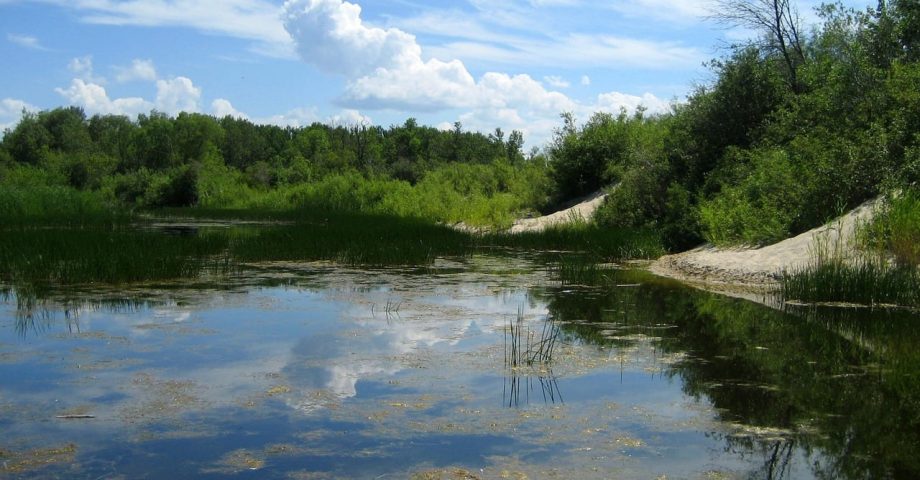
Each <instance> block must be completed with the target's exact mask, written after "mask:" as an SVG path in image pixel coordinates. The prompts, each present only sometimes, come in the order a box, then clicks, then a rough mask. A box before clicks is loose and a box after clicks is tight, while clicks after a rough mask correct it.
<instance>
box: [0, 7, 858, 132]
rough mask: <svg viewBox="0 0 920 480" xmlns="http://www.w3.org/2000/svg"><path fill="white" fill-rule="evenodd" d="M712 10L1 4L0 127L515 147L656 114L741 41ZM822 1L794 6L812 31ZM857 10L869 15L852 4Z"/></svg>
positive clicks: (742, 34)
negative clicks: (155, 125) (136, 123)
mask: <svg viewBox="0 0 920 480" xmlns="http://www.w3.org/2000/svg"><path fill="white" fill-rule="evenodd" d="M710 2H711V0H683V1H681V0H632V1H619V0H609V1H587V0H465V1H441V0H435V1H415V0H396V1H382V0H358V1H357V2H356V3H351V2H344V1H342V0H288V1H281V0H127V1H117V0H0V55H2V58H4V59H5V61H4V64H5V68H4V73H3V75H0V128H5V127H9V126H10V125H13V124H15V122H16V121H18V118H19V115H20V112H21V111H22V110H23V108H25V109H28V110H35V109H46V108H53V107H56V106H61V105H77V106H81V107H83V108H84V109H85V110H86V112H87V113H88V114H95V113H114V114H127V115H136V114H138V113H146V112H149V111H150V110H151V109H157V110H159V111H163V112H166V113H169V114H175V113H178V112H179V111H196V112H203V113H209V114H217V115H227V114H229V115H236V116H243V117H246V118H249V119H251V120H253V121H256V122H262V123H274V124H281V125H304V124H309V123H312V122H314V121H320V122H337V123H341V124H351V123H356V122H370V123H376V124H382V125H390V124H399V123H402V122H403V121H404V120H405V119H406V118H408V117H410V116H411V117H415V118H418V119H419V121H420V122H421V123H424V124H429V125H435V126H447V125H450V124H452V123H453V122H455V121H460V122H462V123H463V125H464V127H465V128H466V129H469V130H480V131H492V130H494V129H495V128H496V127H500V128H502V129H503V130H505V131H511V130H513V129H518V130H522V131H523V132H524V133H525V138H526V139H527V143H528V145H529V146H540V145H542V144H543V143H544V142H545V141H546V140H547V139H549V137H550V136H551V134H552V130H553V128H554V127H557V126H558V125H559V118H558V117H559V114H560V113H561V112H563V111H571V112H574V113H575V114H576V116H577V117H578V118H579V119H580V120H586V119H587V118H588V117H589V116H590V115H591V113H592V112H594V111H614V112H615V111H618V110H619V109H620V108H621V107H625V108H627V109H630V110H631V109H633V108H635V107H636V106H637V105H639V104H642V105H645V106H646V107H647V108H649V109H650V110H651V111H661V110H664V109H666V108H668V105H669V103H671V102H672V101H680V100H682V99H684V98H685V97H686V95H687V93H688V92H689V91H690V90H691V89H692V87H693V85H694V84H697V83H706V82H707V81H708V80H709V79H710V76H709V72H708V71H707V70H706V68H705V67H703V62H705V61H706V60H709V59H712V58H715V57H718V56H719V55H721V54H722V53H723V51H722V50H720V48H721V47H724V46H725V45H726V44H728V43H730V42H733V41H738V40H740V39H743V38H745V37H746V36H748V35H750V33H749V32H745V31H738V30H725V29H723V28H721V27H719V26H718V25H716V24H714V23H713V22H711V21H709V20H707V16H708V15H709V11H710V8H711V6H710ZM816 3H817V2H811V1H801V2H799V9H800V11H801V13H802V16H803V18H804V19H805V20H806V21H812V20H814V15H813V14H812V13H811V11H812V8H813V6H814V5H815V4H816ZM845 3H846V4H847V5H849V6H854V7H858V8H865V7H866V6H868V5H869V4H870V3H872V2H869V1H857V0H849V1H847V2H845Z"/></svg>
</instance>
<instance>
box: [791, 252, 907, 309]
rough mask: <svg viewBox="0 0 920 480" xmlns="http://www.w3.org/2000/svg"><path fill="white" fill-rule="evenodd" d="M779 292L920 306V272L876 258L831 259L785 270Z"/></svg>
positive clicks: (813, 299)
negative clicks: (796, 268)
mask: <svg viewBox="0 0 920 480" xmlns="http://www.w3.org/2000/svg"><path fill="white" fill-rule="evenodd" d="M780 291H781V298H782V299H783V300H784V301H791V300H796V301H801V302H807V303H817V302H846V303H856V304H863V305H883V304H889V305H901V306H912V307H920V271H918V270H917V267H913V266H909V265H892V264H890V263H888V262H887V261H885V260H883V259H879V258H873V257H861V258H858V259H855V260H848V261H847V260H842V259H831V260H826V261H822V262H817V263H813V264H811V265H808V266H806V267H804V268H801V269H798V270H794V271H791V272H786V273H784V274H783V276H782V279H781V287H780Z"/></svg>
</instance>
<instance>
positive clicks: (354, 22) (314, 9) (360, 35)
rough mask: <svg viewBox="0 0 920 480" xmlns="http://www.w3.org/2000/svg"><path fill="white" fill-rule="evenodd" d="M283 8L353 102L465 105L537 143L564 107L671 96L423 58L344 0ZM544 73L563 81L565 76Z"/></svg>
mask: <svg viewBox="0 0 920 480" xmlns="http://www.w3.org/2000/svg"><path fill="white" fill-rule="evenodd" d="M285 12H286V13H285V26H286V27H287V28H288V30H289V31H290V33H291V36H292V38H293V39H294V42H295V44H296V45H297V51H298V52H299V53H300V55H301V56H302V58H303V60H304V61H306V62H308V63H311V64H313V65H316V66H317V67H320V68H322V69H324V70H326V71H328V72H332V73H338V74H342V75H345V76H346V78H347V80H348V82H347V86H346V89H345V95H344V97H343V99H342V103H344V104H347V105H349V106H352V107H360V108H372V109H375V108H391V109H395V110H401V111H411V112H416V111H436V110H444V109H464V110H467V112H466V113H463V114H461V115H460V118H459V120H460V121H461V122H462V123H463V124H464V125H465V126H466V127H467V128H472V129H474V130H480V131H491V130H492V129H494V128H495V127H496V126H500V127H502V128H504V129H508V130H512V129H518V130H521V131H523V132H524V133H525V135H526V136H529V138H530V142H533V143H542V142H544V141H546V140H548V139H549V137H550V136H551V134H552V130H553V128H555V127H556V126H557V125H558V122H559V120H558V116H559V114H560V113H561V112H566V111H572V112H577V113H579V114H584V116H586V117H587V116H590V114H591V113H593V112H594V111H597V110H602V111H619V109H620V107H625V108H627V109H628V110H634V109H635V108H636V107H637V106H638V105H639V104H644V105H645V106H646V107H648V108H649V110H650V111H652V112H660V111H664V110H666V109H667V108H668V105H667V103H666V102H663V101H661V100H659V99H657V98H656V97H654V96H653V95H651V94H645V95H644V96H641V97H639V96H630V95H626V94H622V93H608V94H604V95H602V96H600V97H598V99H597V101H596V102H595V103H593V104H582V103H579V102H576V101H574V100H573V99H571V98H569V97H568V96H566V95H565V94H562V93H560V92H557V91H551V90H547V89H546V88H545V87H544V86H543V85H541V84H540V82H538V81H537V80H534V79H533V78H532V77H530V76H529V75H508V74H505V73H499V72H488V73H485V74H484V75H482V76H481V77H480V78H479V80H476V79H474V78H473V76H472V75H471V74H470V72H469V71H468V70H467V69H466V67H465V66H464V64H463V63H462V62H461V61H460V60H451V61H447V62H445V61H441V60H439V59H437V58H432V59H429V60H424V59H423V58H422V53H421V52H422V48H421V46H420V45H419V44H418V43H417V42H416V40H415V37H413V36H412V35H410V34H408V33H405V32H403V31H401V30H399V29H395V28H390V29H386V30H384V29H381V28H377V27H372V26H367V25H365V23H364V22H363V21H362V19H361V17H360V13H361V9H360V7H358V6H357V5H353V4H351V3H348V2H344V1H342V0H289V1H288V2H286V3H285ZM606 40H607V45H608V47H610V46H613V47H615V48H614V50H616V49H622V50H624V51H625V50H630V49H635V50H639V51H640V53H641V54H643V55H646V56H654V55H653V54H654V52H652V51H651V50H652V47H651V46H649V45H645V44H642V43H641V42H634V41H630V40H625V39H617V38H613V37H606ZM584 42H585V43H586V42H587V39H585V40H584ZM590 48H591V47H590V46H588V45H584V46H583V49H585V50H589V53H588V55H591V51H590ZM607 52H608V54H609V52H610V49H608V50H607ZM657 55H658V57H657V58H658V59H659V60H662V61H671V62H672V63H673V61H674V60H675V58H674V55H677V54H673V55H672V53H668V52H663V53H662V52H657ZM546 80H547V82H548V83H556V85H557V86H561V85H562V80H561V79H554V78H553V77H547V79H546ZM551 80H559V81H556V82H552V81H551ZM565 83H567V82H565ZM274 123H277V122H274Z"/></svg>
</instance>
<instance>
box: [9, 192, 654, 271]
mask: <svg viewBox="0 0 920 480" xmlns="http://www.w3.org/2000/svg"><path fill="white" fill-rule="evenodd" d="M156 218H160V219H164V218H165V219H166V222H165V223H166V225H161V224H154V223H152V222H147V221H146V220H145V221H144V222H136V223H133V224H126V225H119V224H115V225H111V224H105V223H102V224H95V225H81V226H80V227H79V228H74V227H65V226H58V225H51V226H48V225H46V226H42V227H41V228H38V227H37V225H38V224H37V223H36V224H32V225H31V226H6V225H4V226H3V227H0V283H6V284H10V285H13V286H15V287H17V289H19V288H22V287H23V286H27V285H35V286H40V285H74V284H89V283H105V284H124V283H132V282H145V281H161V280H172V279H200V278H203V279H206V278H220V277H223V276H226V275H228V274H233V273H236V272H239V271H240V270H241V269H242V268H243V266H244V265H246V264H253V263H259V262H285V261H288V262H308V261H331V262H336V263H339V264H342V265H348V266H369V267H375V266H427V265H430V264H431V263H433V262H434V260H435V259H436V258H438V257H452V258H463V257H468V256H470V255H473V254H475V253H494V252H496V251H499V253H500V252H501V251H502V250H503V249H517V250H537V251H541V250H544V249H558V248H565V249H566V250H569V251H584V252H589V253H585V254H584V255H586V256H587V257H590V258H592V259H593V258H616V259H621V258H632V257H633V256H635V255H640V256H649V255H653V252H657V251H658V249H659V248H660V247H659V246H658V245H659V244H658V242H657V237H656V236H654V235H652V234H649V233H647V232H628V231H622V232H616V231H601V230H599V229H596V228H593V227H587V228H586V227H584V226H582V227H577V228H573V229H569V230H566V229H554V230H550V231H548V232H545V233H541V234H528V235H520V236H518V235H491V236H478V235H471V234H469V233H465V232H461V231H457V230H455V229H453V228H450V227H447V226H443V225H437V224H434V223H431V222H429V221H426V220H421V219H415V218H405V217H394V216H385V215H367V214H353V213H344V212H322V211H315V210H314V211H309V210H295V211H272V210H265V211H258V210H256V211H232V210H225V211H217V210H202V209H176V210H159V211H157V212H156ZM188 219H198V220H218V222H217V223H216V224H214V225H210V226H194V225H191V226H188V225H186V226H182V225H183V224H182V220H188ZM234 220H245V221H247V222H256V223H260V224H259V225H249V224H248V223H239V222H234ZM170 222H178V223H179V224H180V226H179V227H175V228H173V227H170V226H169V223H170ZM202 223H203V225H209V223H210V222H209V223H204V222H202ZM598 261H600V260H598ZM566 268H567V270H566V273H564V274H563V276H566V278H569V279H570V280H567V281H573V282H574V281H580V280H577V279H582V280H584V281H587V280H589V279H588V277H589V276H592V275H593V276H595V277H596V276H597V275H596V272H598V271H599V270H598V267H597V266H596V265H595V264H592V263H591V262H589V261H585V262H584V263H582V264H579V265H578V266H570V267H566Z"/></svg>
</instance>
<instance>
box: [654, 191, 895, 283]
mask: <svg viewBox="0 0 920 480" xmlns="http://www.w3.org/2000/svg"><path fill="white" fill-rule="evenodd" d="M880 204H881V202H880V200H879V199H876V200H872V201H869V202H866V203H864V204H863V205H861V206H859V207H858V208H856V209H854V210H852V211H850V212H849V213H847V214H845V215H843V216H841V217H840V218H838V219H836V220H834V221H832V222H829V223H828V224H826V225H823V226H821V227H818V228H815V229H812V230H809V231H807V232H805V233H802V234H800V235H797V236H795V237H792V238H789V239H786V240H783V241H781V242H778V243H775V244H773V245H768V246H764V247H758V248H743V247H742V248H720V247H715V246H712V245H703V246H701V247H697V248H695V249H693V250H689V251H687V252H683V253H678V254H674V255H665V256H663V257H661V258H659V259H658V260H657V261H655V262H653V263H652V264H651V265H650V266H649V270H650V271H651V272H652V273H654V274H656V275H659V276H663V277H668V278H674V279H677V280H682V281H688V282H691V283H706V284H713V285H734V286H740V287H751V288H755V289H769V288H772V287H777V286H778V285H779V280H780V279H781V277H782V274H783V272H784V271H792V270H795V269H798V268H802V267H804V266H806V265H808V264H809V263H810V262H812V261H813V260H814V258H815V254H816V249H819V248H827V249H828V251H833V252H839V253H840V254H842V255H843V256H844V258H848V257H851V256H853V255H854V254H855V252H856V246H855V237H856V229H857V227H858V226H859V225H864V224H866V223H867V222H869V221H870V220H871V219H872V218H873V217H874V215H875V214H876V213H877V211H878V208H879V206H880Z"/></svg>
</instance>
